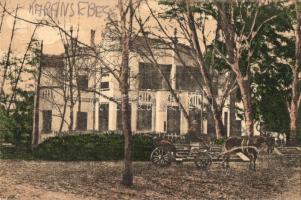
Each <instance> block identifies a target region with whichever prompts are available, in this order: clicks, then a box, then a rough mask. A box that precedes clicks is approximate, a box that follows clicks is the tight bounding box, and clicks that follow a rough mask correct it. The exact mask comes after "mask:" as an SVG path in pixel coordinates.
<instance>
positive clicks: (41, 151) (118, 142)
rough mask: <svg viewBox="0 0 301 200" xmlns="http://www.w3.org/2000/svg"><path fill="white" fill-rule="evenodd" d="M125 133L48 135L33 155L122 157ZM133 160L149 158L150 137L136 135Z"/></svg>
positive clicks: (70, 158) (69, 158) (46, 157)
mask: <svg viewBox="0 0 301 200" xmlns="http://www.w3.org/2000/svg"><path fill="white" fill-rule="evenodd" d="M123 144H124V141H123V136H122V135H120V134H92V133H91V134H77V135H64V136H57V137H53V138H49V139H48V140H46V141H45V142H43V143H42V144H40V146H39V147H38V148H37V149H36V150H35V152H34V157H35V158H37V159H44V160H62V161H78V160H80V161H87V160H101V161H105V160H122V159H123V152H124V151H123ZM133 150H134V153H133V159H134V160H136V161H146V160H149V156H150V153H151V151H152V150H153V141H152V138H151V137H150V136H145V135H133Z"/></svg>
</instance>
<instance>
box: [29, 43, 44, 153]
mask: <svg viewBox="0 0 301 200" xmlns="http://www.w3.org/2000/svg"><path fill="white" fill-rule="evenodd" d="M42 59H43V41H42V43H41V53H40V63H39V68H38V77H37V87H36V95H35V101H34V116H33V130H32V143H31V149H32V150H34V149H35V148H36V147H37V146H38V145H39V139H40V128H39V121H40V110H39V108H40V84H41V75H42Z"/></svg>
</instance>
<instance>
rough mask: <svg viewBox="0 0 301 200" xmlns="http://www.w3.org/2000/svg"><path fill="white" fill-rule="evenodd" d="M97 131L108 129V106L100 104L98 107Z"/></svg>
mask: <svg viewBox="0 0 301 200" xmlns="http://www.w3.org/2000/svg"><path fill="white" fill-rule="evenodd" d="M98 119H99V131H107V130H108V129H109V104H108V103H107V104H100V106H99V116H98Z"/></svg>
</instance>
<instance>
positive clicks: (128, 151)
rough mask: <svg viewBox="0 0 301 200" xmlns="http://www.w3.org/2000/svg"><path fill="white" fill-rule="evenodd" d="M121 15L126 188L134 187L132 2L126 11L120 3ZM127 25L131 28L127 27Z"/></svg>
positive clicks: (122, 104) (124, 174) (123, 176)
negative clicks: (131, 60) (131, 52)
mask: <svg viewBox="0 0 301 200" xmlns="http://www.w3.org/2000/svg"><path fill="white" fill-rule="evenodd" d="M118 4H119V12H120V13H119V14H120V18H121V34H122V35H121V47H122V63H121V77H120V78H121V85H120V90H121V95H122V100H121V108H122V111H121V113H122V132H123V136H124V171H123V175H122V184H123V185H125V186H132V185H133V165H132V130H131V118H130V116H131V115H130V104H129V70H130V69H129V52H130V42H131V30H132V27H131V26H132V20H133V13H134V10H133V5H132V4H133V3H132V1H131V0H130V1H129V2H128V3H127V8H126V9H125V10H124V8H123V7H124V2H123V1H122V0H119V1H118ZM128 9H129V11H130V16H129V18H130V19H129V21H128V22H127V20H126V16H127V12H128ZM127 24H128V26H129V27H127Z"/></svg>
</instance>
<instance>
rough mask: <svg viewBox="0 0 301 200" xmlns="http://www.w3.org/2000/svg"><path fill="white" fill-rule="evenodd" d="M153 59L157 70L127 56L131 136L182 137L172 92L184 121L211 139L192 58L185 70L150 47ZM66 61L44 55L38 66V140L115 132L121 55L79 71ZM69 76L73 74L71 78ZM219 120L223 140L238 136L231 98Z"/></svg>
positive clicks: (139, 57) (113, 53)
mask: <svg viewBox="0 0 301 200" xmlns="http://www.w3.org/2000/svg"><path fill="white" fill-rule="evenodd" d="M154 54H155V55H156V62H157V63H158V64H159V68H160V69H158V66H157V67H155V64H154V63H152V62H150V60H149V59H147V55H145V54H144V55H143V56H142V55H141V52H139V51H138V50H136V51H135V50H133V51H131V53H130V80H129V85H130V91H129V100H130V104H131V113H130V116H131V127H132V131H133V133H134V134H135V133H172V134H185V133H187V131H188V129H189V127H188V126H189V125H188V119H186V118H185V117H184V115H183V111H182V110H181V109H180V107H179V104H178V103H177V102H176V101H175V99H174V96H173V95H172V94H171V92H170V91H171V89H170V87H171V88H172V89H173V91H174V92H175V93H176V95H177V96H178V98H179V99H180V102H181V104H182V105H183V107H184V109H185V110H186V112H187V113H188V114H189V118H190V119H189V120H196V121H197V122H198V124H199V125H198V126H199V127H198V128H199V131H200V132H203V133H206V134H212V135H214V134H215V130H214V125H213V124H214V123H213V120H212V116H211V114H210V107H208V102H207V100H206V98H205V97H204V95H203V92H202V90H201V87H200V85H199V84H198V83H197V80H196V77H198V76H199V74H200V73H198V69H197V68H196V67H194V66H195V64H194V63H193V62H192V60H193V59H191V58H190V57H189V56H187V55H183V56H182V59H183V58H184V59H185V60H184V62H185V63H186V65H187V66H185V67H184V66H183V65H182V64H181V63H182V62H180V61H179V59H178V58H177V56H176V55H175V53H174V52H173V51H172V50H169V49H164V48H155V49H154ZM65 57H66V56H65V55H57V56H49V55H48V56H46V55H45V56H44V61H43V62H42V64H43V67H42V79H41V84H40V94H39V95H40V106H39V113H40V117H39V122H40V123H39V130H40V135H41V138H40V141H43V140H44V139H45V138H48V137H53V136H55V135H56V134H58V133H59V132H68V131H70V130H72V131H80V132H86V131H87V132H92V131H97V132H107V131H120V130H121V129H122V123H121V108H120V102H121V93H120V89H119V82H118V80H117V78H116V74H118V67H120V64H121V63H120V61H121V53H120V51H118V50H117V51H110V52H107V53H106V54H105V55H103V56H102V61H101V62H98V61H96V60H95V58H90V59H89V61H87V60H88V59H82V60H85V61H84V63H85V64H84V67H83V64H80V63H83V61H80V60H79V59H77V60H73V61H74V62H73V63H74V65H73V66H71V65H70V60H69V64H68V60H67V59H66V58H65ZM104 63H109V64H104ZM68 65H69V67H68ZM107 65H110V66H107ZM70 66H71V67H70ZM75 66H77V69H75V68H76V67H75ZM78 66H80V67H78ZM187 67H189V70H187ZM71 68H72V70H71ZM114 71H116V73H115V74H114ZM70 72H73V73H74V74H75V75H74V76H73V77H71V76H70ZM160 72H161V73H160ZM162 74H163V75H164V77H166V78H167V79H168V82H169V83H167V81H166V80H165V79H164V78H163V76H162ZM193 74H194V76H193ZM212 80H213V81H215V82H216V83H215V84H216V87H215V92H216V94H219V90H220V89H219V84H220V83H221V82H222V81H223V77H213V78H212ZM71 83H72V84H71ZM71 91H72V92H71ZM222 115H223V116H222V119H223V123H224V125H225V132H226V134H227V136H230V135H240V134H241V121H240V120H239V119H238V118H237V117H236V110H235V95H234V94H231V95H230V96H229V97H228V98H227V100H226V103H225V106H224V108H223V112H222ZM71 121H72V122H73V123H72V122H71Z"/></svg>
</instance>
